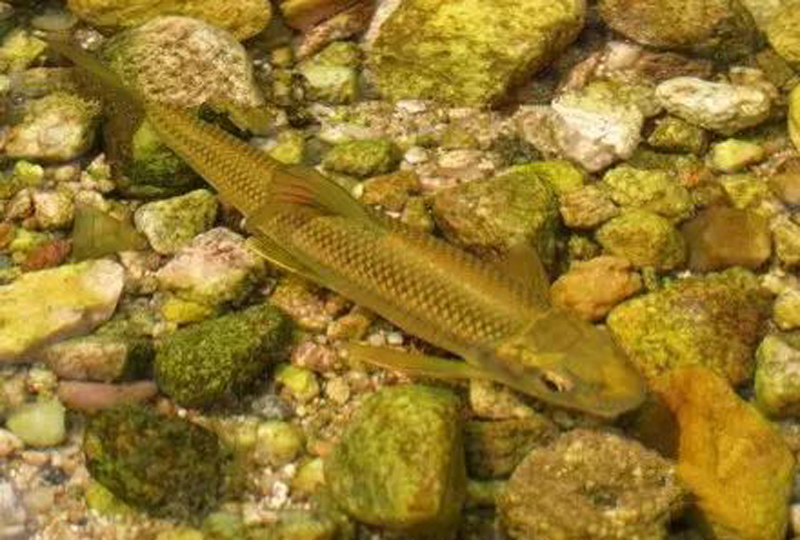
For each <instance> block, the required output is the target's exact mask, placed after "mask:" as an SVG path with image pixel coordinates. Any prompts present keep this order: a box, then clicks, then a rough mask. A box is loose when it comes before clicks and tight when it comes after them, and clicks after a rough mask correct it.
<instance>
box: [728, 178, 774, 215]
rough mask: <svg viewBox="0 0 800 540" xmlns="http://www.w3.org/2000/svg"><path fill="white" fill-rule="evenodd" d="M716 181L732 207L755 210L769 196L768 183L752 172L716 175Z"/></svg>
mask: <svg viewBox="0 0 800 540" xmlns="http://www.w3.org/2000/svg"><path fill="white" fill-rule="evenodd" d="M717 182H718V183H719V185H721V186H722V189H723V191H724V192H725V195H727V196H728V200H729V201H730V204H731V205H732V206H733V207H734V208H739V209H744V208H747V209H751V210H756V211H757V210H758V207H759V205H760V204H761V203H762V202H764V201H765V200H766V199H768V198H769V197H770V189H769V185H768V184H767V183H766V182H765V181H764V179H763V178H760V177H758V176H756V175H755V174H752V173H739V174H725V175H722V176H720V177H718V179H717Z"/></svg>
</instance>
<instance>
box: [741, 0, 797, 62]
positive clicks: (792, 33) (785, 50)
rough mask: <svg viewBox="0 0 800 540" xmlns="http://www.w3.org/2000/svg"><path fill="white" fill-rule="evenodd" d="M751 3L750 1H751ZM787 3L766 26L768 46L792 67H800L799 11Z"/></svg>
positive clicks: (795, 6)
mask: <svg viewBox="0 0 800 540" xmlns="http://www.w3.org/2000/svg"><path fill="white" fill-rule="evenodd" d="M751 1H752V0H751ZM797 7H798V6H797V4H792V3H788V4H787V5H785V6H784V7H783V9H781V10H780V11H778V12H777V13H775V14H774V16H773V17H772V18H771V19H770V21H769V23H768V24H767V25H766V29H765V31H766V34H767V40H769V44H770V45H772V48H773V49H775V51H776V52H777V53H778V54H779V55H781V57H783V59H784V60H786V61H787V62H788V63H789V64H790V65H791V66H792V67H794V68H797V67H800V11H798V9H797Z"/></svg>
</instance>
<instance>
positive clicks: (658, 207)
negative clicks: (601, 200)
mask: <svg viewBox="0 0 800 540" xmlns="http://www.w3.org/2000/svg"><path fill="white" fill-rule="evenodd" d="M601 186H602V187H603V188H605V189H606V191H607V192H608V194H609V196H610V197H611V200H612V201H614V202H615V203H616V204H618V205H620V206H622V207H632V208H641V209H643V210H649V211H651V212H655V213H656V214H659V215H662V216H664V217H668V218H672V219H676V220H677V219H682V218H685V217H687V216H688V215H689V214H690V213H691V211H692V198H691V196H690V195H689V192H688V191H687V190H686V188H685V187H683V186H682V185H680V184H679V183H678V182H677V180H676V179H675V178H674V177H673V176H672V175H671V174H669V173H668V172H667V171H662V170H657V169H637V168H635V167H631V166H629V165H620V166H618V167H615V168H613V169H611V170H610V171H608V172H607V173H606V174H605V175H604V176H603V181H602V184H601Z"/></svg>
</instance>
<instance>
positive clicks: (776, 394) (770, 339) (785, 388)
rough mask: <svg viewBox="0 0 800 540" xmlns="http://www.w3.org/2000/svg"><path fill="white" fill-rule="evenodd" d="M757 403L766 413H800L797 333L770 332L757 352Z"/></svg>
mask: <svg viewBox="0 0 800 540" xmlns="http://www.w3.org/2000/svg"><path fill="white" fill-rule="evenodd" d="M754 386H755V392H756V404H757V405H758V408H759V409H761V410H762V411H763V412H764V413H765V414H766V415H768V416H773V417H785V416H789V417H793V416H794V417H796V416H797V415H798V414H800V334H797V333H794V334H772V335H769V336H767V337H765V338H764V340H763V341H762V342H761V344H760V345H759V346H758V351H756V375H755V383H754Z"/></svg>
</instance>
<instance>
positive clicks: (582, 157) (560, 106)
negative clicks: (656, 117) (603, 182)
mask: <svg viewBox="0 0 800 540" xmlns="http://www.w3.org/2000/svg"><path fill="white" fill-rule="evenodd" d="M652 103H655V101H654V100H652V99H651V100H650V102H649V103H647V102H643V100H641V98H640V96H639V95H638V93H636V92H635V89H634V88H633V87H630V86H626V85H611V86H610V85H608V84H604V83H593V84H592V85H589V86H587V87H585V88H583V89H581V90H580V91H578V92H570V93H567V94H563V95H561V96H559V97H558V98H556V99H555V100H554V101H553V111H554V112H555V116H554V117H553V119H552V131H553V139H554V143H555V144H556V145H557V146H558V148H559V149H560V151H561V153H562V154H563V155H564V156H565V157H567V158H569V159H570V160H573V161H575V162H576V163H578V164H580V165H581V166H582V167H583V168H585V169H587V170H589V171H592V172H595V171H600V170H602V169H605V168H606V167H608V166H609V165H611V164H612V163H614V162H617V161H619V160H622V159H627V158H629V157H631V155H632V154H633V152H634V151H635V150H636V147H637V146H638V145H639V142H640V140H641V131H642V126H643V124H644V119H645V116H649V115H651V114H652V112H653V111H652V110H648V105H651V104H652ZM656 110H657V109H656Z"/></svg>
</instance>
